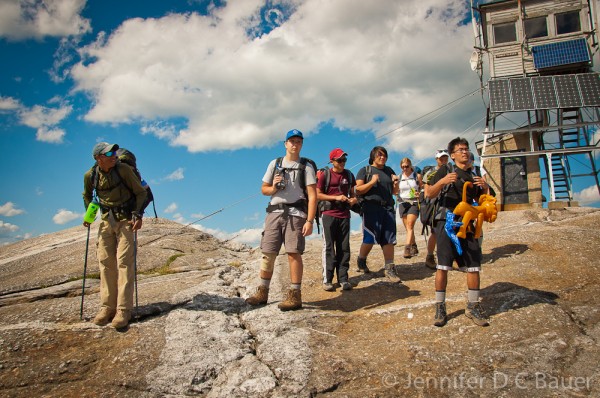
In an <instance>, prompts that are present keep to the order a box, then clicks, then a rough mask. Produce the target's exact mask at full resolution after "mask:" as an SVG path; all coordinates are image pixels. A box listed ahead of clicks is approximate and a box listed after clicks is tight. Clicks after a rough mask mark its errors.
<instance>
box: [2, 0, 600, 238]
mask: <svg viewBox="0 0 600 398" xmlns="http://www.w3.org/2000/svg"><path fill="white" fill-rule="evenodd" d="M473 45H474V35H473V28H472V26H471V11H470V8H469V2H468V1H464V0H402V1H397V0H377V1H364V0H266V1H265V0H231V1H223V0H220V1H218V0H174V1H168V2H167V1H161V0H143V1H142V0H126V1H116V0H0V54H1V64H2V69H1V72H0V140H1V146H2V149H3V153H2V156H1V157H0V244H6V243H12V242H15V241H18V240H21V239H27V238H30V237H34V236H39V235H41V234H46V233H52V232H56V231H59V230H62V229H66V228H70V227H74V226H77V225H81V223H82V217H83V213H84V211H85V209H84V208H83V200H82V196H81V193H82V190H83V174H84V173H85V171H87V170H88V169H89V168H90V167H91V166H92V165H93V163H94V160H93V158H92V154H91V152H92V148H93V146H94V145H95V144H96V143H97V142H100V141H107V142H110V143H117V144H119V145H120V146H121V147H125V148H127V149H129V150H131V151H132V152H134V153H135V155H136V156H137V158H138V167H139V169H140V171H141V173H142V176H143V177H144V179H145V180H146V181H147V182H148V183H149V184H150V186H151V187H152V190H153V192H154V196H155V205H156V210H157V213H158V215H159V217H164V218H167V219H171V220H175V221H178V222H181V223H183V224H190V223H193V224H192V225H193V226H195V227H196V228H198V229H200V230H203V231H206V232H209V233H212V234H214V235H215V236H217V237H218V238H221V239H234V240H236V241H240V242H243V243H249V244H252V245H255V244H256V243H257V241H258V239H259V237H260V233H261V230H262V225H263V221H264V215H265V208H266V205H267V203H268V197H265V196H262V195H261V194H260V186H261V179H262V177H263V174H264V172H265V170H266V167H267V165H268V163H269V161H270V160H272V159H274V158H276V157H278V156H283V155H284V153H285V150H284V145H283V141H284V138H285V134H286V132H287V131H288V130H291V129H299V130H300V131H302V132H303V133H304V136H305V140H304V146H303V149H302V155H303V156H306V157H309V158H312V159H313V160H315V161H316V163H317V165H318V166H319V167H321V166H325V165H326V164H327V162H328V161H329V151H330V150H331V149H333V148H335V147H341V148H342V149H343V150H344V151H346V152H347V153H348V154H349V156H348V164H347V167H348V168H350V169H351V170H352V171H353V172H354V173H355V174H356V173H357V172H358V170H359V169H360V168H361V167H363V166H364V165H365V164H366V162H367V160H368V157H369V152H370V150H371V148H372V147H373V146H375V145H383V146H385V147H386V148H387V150H388V152H389V155H390V156H389V159H388V165H390V166H391V167H392V168H393V169H394V170H396V172H400V167H399V164H400V160H401V159H402V158H404V157H409V158H411V159H412V160H413V163H414V164H417V165H420V166H424V165H429V164H435V161H434V159H433V154H434V153H435V150H436V149H437V148H443V147H445V146H446V144H447V142H448V141H449V140H451V139H452V138H454V137H456V136H462V137H466V138H467V139H468V140H469V141H470V142H471V143H472V145H473V144H474V143H475V142H476V141H479V140H481V139H482V138H483V135H482V133H481V132H482V131H483V128H484V120H485V109H486V103H487V96H486V94H485V93H484V94H482V93H481V91H480V81H479V78H478V75H477V74H476V73H475V72H473V71H472V70H471V68H470V64H469V59H470V56H471V53H472V51H473ZM484 69H485V65H484ZM575 190H576V199H578V200H579V201H580V203H581V204H583V205H592V206H598V205H599V203H598V201H599V200H600V198H599V197H598V192H597V190H596V188H595V185H594V181H593V180H592V179H587V180H586V179H576V181H575ZM146 216H147V217H150V216H153V214H150V212H149V211H147V213H146ZM352 225H353V229H355V230H357V229H358V228H359V227H360V222H359V220H357V218H356V217H355V219H354V220H353V224H352ZM82 228H83V227H82ZM142 231H143V230H142ZM140 233H143V232H140ZM314 235H316V234H314Z"/></svg>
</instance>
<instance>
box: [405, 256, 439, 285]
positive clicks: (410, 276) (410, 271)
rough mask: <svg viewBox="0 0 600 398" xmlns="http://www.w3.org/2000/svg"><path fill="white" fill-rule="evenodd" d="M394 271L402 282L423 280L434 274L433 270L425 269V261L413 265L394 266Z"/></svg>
mask: <svg viewBox="0 0 600 398" xmlns="http://www.w3.org/2000/svg"><path fill="white" fill-rule="evenodd" d="M396 271H398V275H399V276H400V278H401V279H402V280H403V281H415V280H423V279H427V278H429V277H431V275H433V274H435V270H434V269H430V268H427V266H425V261H422V262H418V263H413V264H396Z"/></svg>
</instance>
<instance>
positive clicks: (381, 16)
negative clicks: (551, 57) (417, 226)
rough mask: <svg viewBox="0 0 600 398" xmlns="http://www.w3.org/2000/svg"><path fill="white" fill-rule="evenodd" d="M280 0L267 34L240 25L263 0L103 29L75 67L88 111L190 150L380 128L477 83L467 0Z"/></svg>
mask: <svg viewBox="0 0 600 398" xmlns="http://www.w3.org/2000/svg"><path fill="white" fill-rule="evenodd" d="M277 4H278V5H279V7H278V8H279V11H273V10H269V12H268V13H267V14H268V17H269V18H271V19H270V22H271V23H273V24H274V25H275V28H274V29H273V30H271V31H270V32H269V33H268V34H264V35H262V36H250V35H248V32H255V31H257V27H258V26H259V24H260V23H261V21H262V23H269V21H265V20H263V19H262V18H264V14H263V15H260V11H261V7H262V6H264V1H261V0H245V1H231V2H228V4H227V6H225V7H222V8H215V9H214V10H213V14H212V15H209V16H201V15H198V14H194V13H192V14H186V15H180V14H170V15H167V16H165V17H162V18H158V19H145V20H144V19H139V18H138V19H131V20H128V21H126V22H124V23H123V24H122V25H121V26H120V27H119V28H118V29H117V30H115V31H114V32H113V33H112V34H111V35H110V36H109V37H104V35H99V36H98V40H97V41H96V42H95V43H94V44H92V45H89V46H87V47H85V48H83V49H81V50H80V53H81V55H82V58H83V59H82V61H81V62H80V63H78V64H76V65H75V66H74V67H73V68H72V69H71V74H72V77H73V78H74V80H75V82H76V88H77V90H82V91H85V92H87V93H88V94H90V95H91V96H92V97H93V98H94V106H93V108H92V109H91V110H90V112H89V113H88V114H87V115H86V119H87V120H89V121H93V122H99V123H105V122H108V123H129V122H133V121H142V122H144V123H146V127H145V128H144V129H143V132H144V133H151V134H155V135H156V136H157V137H159V138H161V139H165V140H168V141H169V143H170V144H171V145H180V146H185V147H187V149H188V150H190V151H192V152H197V151H209V150H215V149H226V150H233V149H238V148H244V147H246V148H248V147H255V146H268V145H270V144H272V143H273V142H279V141H280V140H281V135H282V132H285V131H287V130H289V129H290V128H298V129H300V130H303V131H304V132H305V133H310V132H311V131H312V130H314V129H316V128H317V127H318V126H319V125H320V124H321V123H323V122H326V121H332V122H333V123H334V125H335V126H337V127H339V128H341V129H346V130H355V129H361V130H365V129H366V130H368V129H371V130H373V131H374V132H375V133H377V134H382V133H385V132H388V131H390V129H391V128H393V127H395V126H398V125H401V124H405V123H407V122H409V121H410V120H412V119H414V118H415V117H417V116H420V115H422V114H425V113H426V112H428V111H430V110H431V109H436V108H438V107H439V106H441V105H443V104H446V103H448V102H449V101H450V100H454V99H455V98H458V97H460V96H461V95H464V94H466V93H468V92H471V91H472V90H473V89H475V88H476V87H477V86H478V81H477V78H476V75H475V74H474V73H472V72H471V70H470V68H469V62H468V61H469V57H470V53H471V51H472V43H473V39H472V30H471V27H470V26H464V25H461V24H462V21H464V19H465V16H466V15H467V12H468V2H465V1H463V0H450V1H449V0H403V1H397V0H380V1H377V2H366V1H364V0H331V1H328V2H323V1H319V0H305V1H298V0H294V1H293V0H287V1H284V0H282V1H280V2H277ZM290 10H293V13H291V14H290ZM278 24H280V26H276V25H278ZM431 32H434V34H431ZM435 32H437V34H435ZM191 37H193V38H197V39H196V40H190V38H191ZM471 113H473V112H472V109H471ZM482 114H483V110H482ZM466 116H467V117H466ZM479 117H480V115H472V114H468V115H465V114H462V113H460V112H455V114H453V115H452V118H453V119H454V123H455V125H448V121H447V119H446V120H445V122H444V123H445V125H444V126H441V125H436V124H435V123H433V124H430V125H427V126H424V127H422V128H420V129H417V130H416V132H414V133H412V132H411V133H410V135H409V136H408V138H409V142H410V143H418V142H422V141H425V142H427V141H429V142H430V143H432V142H433V143H434V144H435V145H438V141H439V143H441V142H442V140H441V139H439V137H436V134H437V133H438V132H439V131H441V130H442V129H443V131H445V132H447V134H448V136H456V135H457V133H456V131H461V130H462V129H463V128H464V124H465V123H466V122H468V123H472V121H474V120H476V119H479ZM171 120H183V122H181V123H180V124H178V125H176V124H168V121H171ZM377 120H384V121H385V122H380V121H377ZM387 121H389V122H387ZM175 126H177V127H175ZM403 136H404V135H403ZM444 139H445V138H444ZM444 143H445V142H444ZM398 145H402V147H403V148H404V149H406V148H407V147H408V145H407V144H406V143H396V142H394V143H393V146H398ZM429 147H430V146H429ZM427 156H431V154H429V153H427Z"/></svg>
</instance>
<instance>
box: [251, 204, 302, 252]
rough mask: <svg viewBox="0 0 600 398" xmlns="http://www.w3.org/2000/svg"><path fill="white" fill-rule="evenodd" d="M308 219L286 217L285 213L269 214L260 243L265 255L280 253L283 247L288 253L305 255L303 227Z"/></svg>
mask: <svg viewBox="0 0 600 398" xmlns="http://www.w3.org/2000/svg"><path fill="white" fill-rule="evenodd" d="M305 223H306V218H303V217H296V216H290V215H285V214H283V212H272V213H267V217H266V218H265V230H264V231H263V234H262V239H261V241H260V251H261V252H263V253H279V250H280V249H281V245H282V244H283V245H284V246H285V252H286V253H300V254H302V253H304V247H305V239H304V236H302V227H304V224H305Z"/></svg>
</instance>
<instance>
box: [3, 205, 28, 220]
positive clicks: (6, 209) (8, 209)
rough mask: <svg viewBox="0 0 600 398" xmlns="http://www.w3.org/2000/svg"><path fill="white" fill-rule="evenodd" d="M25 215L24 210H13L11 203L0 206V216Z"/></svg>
mask: <svg viewBox="0 0 600 398" xmlns="http://www.w3.org/2000/svg"><path fill="white" fill-rule="evenodd" d="M23 213H25V210H22V209H17V208H15V204H14V203H13V202H6V203H5V204H3V205H2V206H0V216H5V217H13V216H18V215H19V214H23Z"/></svg>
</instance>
